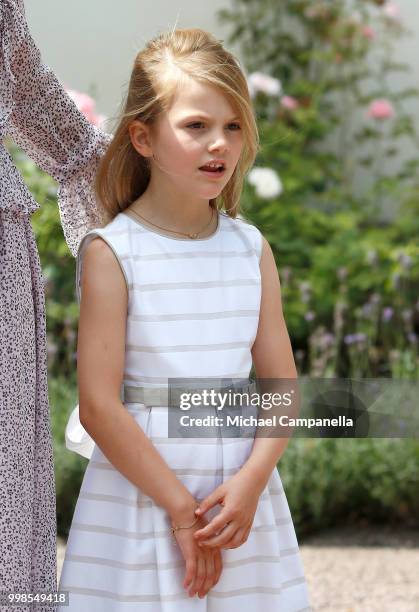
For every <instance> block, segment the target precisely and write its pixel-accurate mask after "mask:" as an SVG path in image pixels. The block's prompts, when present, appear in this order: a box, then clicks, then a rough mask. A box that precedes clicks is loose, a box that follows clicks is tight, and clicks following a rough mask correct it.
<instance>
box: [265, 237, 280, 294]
mask: <svg viewBox="0 0 419 612" xmlns="http://www.w3.org/2000/svg"><path fill="white" fill-rule="evenodd" d="M260 272H261V276H262V283H263V282H265V283H266V282H269V283H271V284H272V283H273V284H274V285H275V286H276V287H278V286H279V284H280V283H279V276H278V270H277V267H276V262H275V257H274V254H273V252H272V248H271V245H270V244H269V242H268V241H267V240H266V238H265V236H263V235H262V255H261V258H260Z"/></svg>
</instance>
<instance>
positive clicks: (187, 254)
mask: <svg viewBox="0 0 419 612" xmlns="http://www.w3.org/2000/svg"><path fill="white" fill-rule="evenodd" d="M252 255H257V252H256V250H255V249H248V250H247V251H184V252H179V253H155V254H153V253H151V254H150V255H132V256H131V259H133V260H134V261H167V260H169V259H194V260H195V259H197V258H199V257H202V258H204V259H213V258H214V257H215V258H217V259H219V258H220V257H221V258H222V257H228V258H229V259H230V258H231V257H244V258H246V257H252Z"/></svg>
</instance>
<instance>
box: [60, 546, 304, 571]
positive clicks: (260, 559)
mask: <svg viewBox="0 0 419 612" xmlns="http://www.w3.org/2000/svg"><path fill="white" fill-rule="evenodd" d="M289 550H292V551H293V554H297V553H298V548H293V549H283V550H280V551H279V555H275V556H274V555H253V556H252V557H245V558H243V559H237V560H236V561H223V568H228V567H229V568H234V567H242V566H243V565H248V564H249V563H281V557H283V556H286V555H285V554H284V553H287V554H288V551H289ZM66 561H73V562H74V563H86V564H88V565H105V566H107V567H115V568H118V569H122V570H127V571H138V570H152V569H159V570H171V569H176V568H178V567H184V566H185V561H183V560H181V561H172V562H169V563H157V562H152V563H126V562H123V561H117V560H115V559H107V558H106V557H91V556H88V555H70V554H68V555H66Z"/></svg>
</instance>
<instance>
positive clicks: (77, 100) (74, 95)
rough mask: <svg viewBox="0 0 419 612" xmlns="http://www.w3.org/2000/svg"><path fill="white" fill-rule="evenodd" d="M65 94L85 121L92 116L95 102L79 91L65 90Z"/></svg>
mask: <svg viewBox="0 0 419 612" xmlns="http://www.w3.org/2000/svg"><path fill="white" fill-rule="evenodd" d="M67 93H68V95H69V96H70V98H71V99H72V100H73V102H74V104H75V105H76V106H77V108H78V109H79V111H80V112H81V113H83V115H84V116H85V117H86V119H89V120H90V117H91V116H92V115H93V114H94V111H95V101H94V100H93V98H91V97H90V96H88V95H87V94H85V93H82V92H80V91H75V90H74V89H67Z"/></svg>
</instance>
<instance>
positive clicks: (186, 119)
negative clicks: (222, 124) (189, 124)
mask: <svg viewBox="0 0 419 612" xmlns="http://www.w3.org/2000/svg"><path fill="white" fill-rule="evenodd" d="M192 119H205V120H206V121H211V117H210V116H209V115H205V114H200V113H197V114H196V115H195V114H194V115H187V116H186V117H183V118H182V119H181V121H191V120H192ZM236 119H240V117H238V116H236V117H232V118H231V119H227V121H235V120H236Z"/></svg>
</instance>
